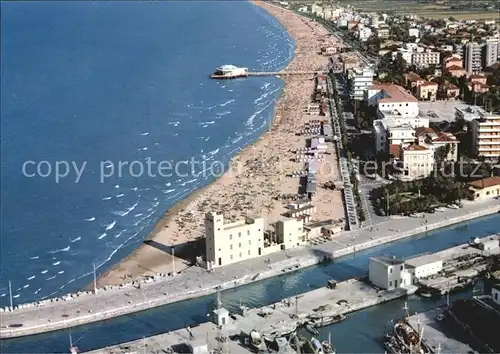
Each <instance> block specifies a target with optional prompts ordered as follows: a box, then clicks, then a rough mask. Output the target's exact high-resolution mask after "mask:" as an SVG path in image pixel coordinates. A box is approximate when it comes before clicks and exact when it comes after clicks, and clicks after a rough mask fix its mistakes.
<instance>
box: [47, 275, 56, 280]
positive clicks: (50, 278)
mask: <svg viewBox="0 0 500 354" xmlns="http://www.w3.org/2000/svg"><path fill="white" fill-rule="evenodd" d="M56 277H57V275H54V276H51V277H49V278H47V279H45V280H52V279H55V278H56Z"/></svg>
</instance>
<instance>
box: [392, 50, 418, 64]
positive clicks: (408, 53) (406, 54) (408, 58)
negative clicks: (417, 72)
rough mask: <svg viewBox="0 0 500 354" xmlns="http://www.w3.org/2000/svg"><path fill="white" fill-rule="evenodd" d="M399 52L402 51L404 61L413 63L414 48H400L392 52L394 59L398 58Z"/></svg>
mask: <svg viewBox="0 0 500 354" xmlns="http://www.w3.org/2000/svg"><path fill="white" fill-rule="evenodd" d="M398 53H401V56H402V57H403V59H404V61H405V62H406V63H407V64H408V65H411V63H412V55H413V50H411V49H405V48H399V49H398V50H397V51H394V52H392V54H391V55H392V60H393V61H394V59H396V57H397V56H398Z"/></svg>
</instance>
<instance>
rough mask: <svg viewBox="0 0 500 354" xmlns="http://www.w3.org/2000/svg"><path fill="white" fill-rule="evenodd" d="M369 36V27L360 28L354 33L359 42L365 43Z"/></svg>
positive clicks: (370, 31)
mask: <svg viewBox="0 0 500 354" xmlns="http://www.w3.org/2000/svg"><path fill="white" fill-rule="evenodd" d="M371 35H372V30H371V28H370V27H362V28H359V29H358V30H357V31H356V37H357V38H358V39H359V40H360V41H361V42H366V41H367V40H368V38H370V36H371Z"/></svg>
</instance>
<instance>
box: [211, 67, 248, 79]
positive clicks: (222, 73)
mask: <svg viewBox="0 0 500 354" xmlns="http://www.w3.org/2000/svg"><path fill="white" fill-rule="evenodd" d="M247 76H248V68H240V67H237V66H234V65H221V66H219V67H218V68H217V69H215V71H214V73H213V74H212V75H210V77H211V78H212V79H236V78H239V77H247Z"/></svg>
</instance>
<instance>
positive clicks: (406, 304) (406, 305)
mask: <svg viewBox="0 0 500 354" xmlns="http://www.w3.org/2000/svg"><path fill="white" fill-rule="evenodd" d="M403 310H405V320H406V319H407V318H408V317H410V313H409V312H408V310H409V307H408V303H407V302H406V301H405V305H404V307H403Z"/></svg>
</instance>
